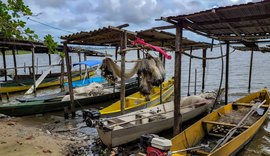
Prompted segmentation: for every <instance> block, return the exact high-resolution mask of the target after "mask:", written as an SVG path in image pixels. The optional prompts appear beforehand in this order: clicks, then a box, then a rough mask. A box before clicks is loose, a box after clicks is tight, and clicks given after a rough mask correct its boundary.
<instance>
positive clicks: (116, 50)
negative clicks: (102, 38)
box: [115, 46, 119, 61]
mask: <svg viewBox="0 0 270 156" xmlns="http://www.w3.org/2000/svg"><path fill="white" fill-rule="evenodd" d="M118 49H119V46H116V47H115V60H116V61H117V52H118Z"/></svg>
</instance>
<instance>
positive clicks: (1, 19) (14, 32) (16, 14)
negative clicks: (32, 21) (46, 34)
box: [0, 0, 38, 40]
mask: <svg viewBox="0 0 270 156" xmlns="http://www.w3.org/2000/svg"><path fill="white" fill-rule="evenodd" d="M31 15H32V12H31V10H30V9H29V7H28V6H26V5H25V4H24V2H23V0H8V1H7V2H6V3H4V2H3V1H0V37H1V36H2V37H6V38H17V39H28V40H34V39H37V38H38V36H37V35H36V34H35V33H34V31H33V30H31V29H30V28H28V27H26V26H25V24H26V22H25V21H23V20H22V17H25V16H31Z"/></svg>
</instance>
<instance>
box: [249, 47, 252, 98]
mask: <svg viewBox="0 0 270 156" xmlns="http://www.w3.org/2000/svg"><path fill="white" fill-rule="evenodd" d="M252 66H253V49H251V55H250V65H249V79H248V92H249V93H250V88H251V76H252Z"/></svg>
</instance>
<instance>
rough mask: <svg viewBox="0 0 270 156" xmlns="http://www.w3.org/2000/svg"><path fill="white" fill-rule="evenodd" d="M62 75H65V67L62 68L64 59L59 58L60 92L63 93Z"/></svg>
mask: <svg viewBox="0 0 270 156" xmlns="http://www.w3.org/2000/svg"><path fill="white" fill-rule="evenodd" d="M64 75H65V66H64V58H61V76H60V88H61V91H64V83H65V82H64V81H65V80H64Z"/></svg>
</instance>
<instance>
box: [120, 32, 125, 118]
mask: <svg viewBox="0 0 270 156" xmlns="http://www.w3.org/2000/svg"><path fill="white" fill-rule="evenodd" d="M126 48H127V32H126V31H124V32H123V33H121V47H120V52H121V113H122V114H125V79H124V74H125V52H124V51H123V49H126Z"/></svg>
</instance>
